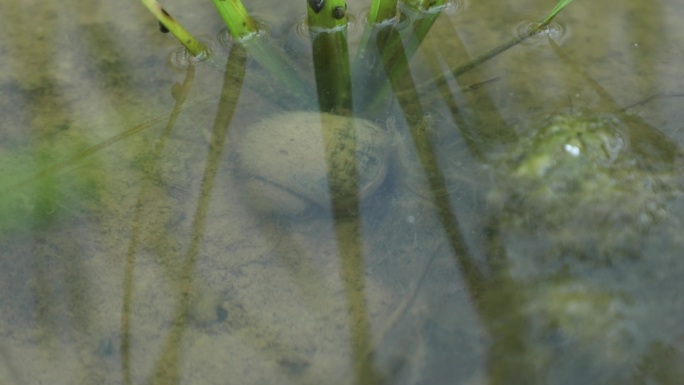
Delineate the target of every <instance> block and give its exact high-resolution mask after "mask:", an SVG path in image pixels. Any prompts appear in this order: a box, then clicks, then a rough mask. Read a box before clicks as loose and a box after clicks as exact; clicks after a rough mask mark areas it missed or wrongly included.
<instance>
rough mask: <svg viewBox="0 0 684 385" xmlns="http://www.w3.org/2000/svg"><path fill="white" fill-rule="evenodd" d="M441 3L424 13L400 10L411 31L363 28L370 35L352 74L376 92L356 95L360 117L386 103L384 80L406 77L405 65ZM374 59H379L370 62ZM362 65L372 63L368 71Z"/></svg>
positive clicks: (442, 0)
mask: <svg viewBox="0 0 684 385" xmlns="http://www.w3.org/2000/svg"><path fill="white" fill-rule="evenodd" d="M445 3H446V1H445V0H436V1H434V2H433V3H432V5H431V7H430V8H429V9H428V10H427V11H426V10H421V9H417V8H411V7H404V13H406V14H407V17H408V18H409V19H410V20H411V21H412V22H411V28H406V29H403V30H401V31H399V30H397V29H396V23H394V24H387V25H380V26H378V27H374V26H372V25H370V24H369V25H367V26H366V28H367V30H370V31H371V32H370V35H368V37H367V40H364V43H363V44H364V45H363V46H362V47H363V48H362V50H363V51H359V52H360V53H359V54H357V56H356V57H355V62H354V75H355V76H356V77H357V79H356V80H357V81H360V82H361V83H362V84H371V85H370V86H368V87H366V89H371V90H376V91H375V92H374V93H373V94H370V95H359V99H360V100H361V103H360V104H361V105H362V106H363V107H364V109H363V111H362V116H365V115H373V114H374V111H377V109H378V108H380V106H381V105H384V104H385V102H387V100H388V98H389V97H390V92H389V91H390V87H389V83H388V82H387V78H388V77H390V78H392V77H401V76H404V74H406V72H407V71H408V62H409V61H410V59H411V58H412V57H413V55H414V54H415V53H416V51H418V48H419V47H420V45H421V44H422V42H423V40H424V39H425V36H426V35H427V33H428V32H429V31H430V28H431V27H432V25H433V24H434V22H435V20H437V18H438V17H439V15H440V14H441V11H442V9H443V8H444V5H445ZM417 5H420V4H417ZM364 37H365V36H364ZM377 56H379V57H380V60H375V59H374V58H375V57H377ZM404 59H406V60H404ZM364 62H365V63H368V62H370V63H373V64H371V65H370V67H369V68H363V67H362V66H364ZM359 78H364V79H359Z"/></svg>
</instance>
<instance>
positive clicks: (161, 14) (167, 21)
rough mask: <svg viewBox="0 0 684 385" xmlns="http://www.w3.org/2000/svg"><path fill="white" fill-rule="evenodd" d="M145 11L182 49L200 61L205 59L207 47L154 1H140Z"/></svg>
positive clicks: (207, 53) (207, 52)
mask: <svg viewBox="0 0 684 385" xmlns="http://www.w3.org/2000/svg"><path fill="white" fill-rule="evenodd" d="M140 1H141V2H142V3H143V4H144V5H145V7H147V9H148V10H149V11H150V12H152V14H153V15H154V16H155V17H156V18H157V20H159V22H160V23H161V24H162V25H163V26H164V28H166V29H167V30H168V31H169V32H171V34H172V35H173V36H174V37H175V38H176V39H178V41H179V42H180V43H181V44H183V47H185V49H187V50H188V52H190V53H191V54H192V55H193V56H195V57H196V58H200V59H205V58H207V57H208V55H209V51H208V50H207V47H206V46H205V45H204V44H202V43H201V42H200V41H199V40H197V39H195V38H194V37H193V36H192V35H191V34H190V32H188V31H187V30H186V29H185V28H183V26H182V25H181V24H180V23H179V22H178V21H176V19H174V18H173V16H171V15H170V14H169V13H168V12H167V11H166V10H164V8H163V7H162V6H161V4H159V3H158V2H157V1H156V0H140Z"/></svg>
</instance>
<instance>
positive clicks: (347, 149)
mask: <svg viewBox="0 0 684 385" xmlns="http://www.w3.org/2000/svg"><path fill="white" fill-rule="evenodd" d="M354 139H356V146H354ZM231 143H232V144H233V145H234V150H233V154H234V155H235V157H236V158H235V162H236V170H237V173H238V174H239V175H240V178H241V188H242V190H243V192H244V193H245V194H244V195H245V197H246V198H247V200H248V201H249V204H250V206H252V207H253V208H254V209H256V210H257V211H259V212H262V213H268V214H280V215H288V216H297V215H301V214H303V213H304V212H306V211H310V210H311V209H313V208H315V207H319V208H320V207H322V208H330V207H331V193H330V187H329V186H330V185H331V184H332V185H334V186H336V191H335V193H336V198H337V199H339V201H338V203H341V205H340V206H341V208H342V209H349V210H352V209H353V205H354V203H355V202H356V201H357V199H355V198H357V197H358V201H362V200H363V199H365V198H367V197H368V196H370V195H371V194H372V193H373V192H374V191H375V190H376V189H377V187H378V186H380V184H381V183H382V181H383V179H384V178H385V175H386V173H387V168H388V162H389V154H390V148H391V140H390V135H389V133H388V132H387V131H386V130H385V129H383V128H381V127H380V126H378V125H376V124H374V123H372V122H370V121H368V120H365V119H359V118H351V117H343V116H338V115H332V114H328V113H319V112H289V113H283V114H279V115H276V116H273V117H270V118H267V119H265V120H262V121H260V122H257V123H256V124H253V125H250V126H246V127H240V128H238V129H236V130H235V131H234V132H233V133H232V137H231ZM326 154H329V155H330V162H326ZM328 163H329V164H328ZM354 170H356V172H357V173H358V181H357V180H355V179H356V178H355V172H354ZM331 182H332V183H331ZM357 182H358V183H357Z"/></svg>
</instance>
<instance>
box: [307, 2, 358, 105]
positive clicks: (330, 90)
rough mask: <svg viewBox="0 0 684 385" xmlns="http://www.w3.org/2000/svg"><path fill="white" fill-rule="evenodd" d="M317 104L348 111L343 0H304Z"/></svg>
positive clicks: (348, 73)
mask: <svg viewBox="0 0 684 385" xmlns="http://www.w3.org/2000/svg"><path fill="white" fill-rule="evenodd" d="M317 5H320V6H317ZM307 9H308V23H309V32H310V36H311V43H312V49H313V61H314V72H315V78H316V90H317V94H318V104H319V108H320V110H321V111H325V112H333V113H337V114H349V113H351V111H352V82H351V68H350V64H349V51H348V48H347V16H346V4H345V2H344V0H327V1H324V2H323V3H322V5H321V3H318V2H316V1H315V0H310V1H308V2H307Z"/></svg>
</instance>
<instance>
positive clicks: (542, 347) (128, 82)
mask: <svg viewBox="0 0 684 385" xmlns="http://www.w3.org/2000/svg"><path fill="white" fill-rule="evenodd" d="M82 3H83V4H78V2H73V1H67V2H60V3H59V4H56V3H55V4H53V3H49V2H48V3H45V2H15V4H13V5H12V6H8V5H4V6H0V29H1V30H2V35H1V36H2V37H1V38H0V53H2V57H3V60H1V61H0V127H1V129H0V139H1V140H0V250H1V251H0V383H2V384H38V383H51V384H79V385H81V384H84V385H85V384H193V385H195V384H467V385H481V384H585V383H586V384H681V383H682V382H684V371H683V370H682V369H681V367H682V364H683V363H684V328H683V327H682V326H681V325H684V309H683V308H682V307H681V294H680V293H681V292H682V289H684V287H682V282H683V280H682V277H683V276H684V263H683V262H682V259H681V255H682V254H684V241H682V238H681V234H682V233H684V232H683V231H682V230H684V229H683V227H684V224H683V223H682V215H683V214H684V205H683V204H682V199H684V198H683V197H682V188H683V186H684V182H683V179H684V177H683V175H682V171H681V170H682V152H681V148H682V146H684V134H683V133H682V132H683V131H682V129H681V127H682V124H681V122H682V121H684V115H682V114H683V112H682V111H684V109H682V108H681V107H682V104H683V103H684V97H682V95H683V94H684V76H683V75H684V74H683V73H682V69H683V68H684V65H683V64H684V57H683V54H682V52H681V49H680V47H682V46H684V29H682V27H681V26H680V23H679V20H681V19H682V18H684V8H683V7H682V6H681V5H680V4H679V3H678V2H677V1H675V0H668V1H663V2H657V3H648V4H645V5H644V3H643V2H639V1H636V0H634V1H626V2H622V3H621V4H620V5H619V6H617V5H607V6H605V7H603V6H602V5H601V4H599V3H596V4H594V3H587V2H577V3H573V4H572V5H570V6H569V8H568V9H566V10H565V11H564V12H563V13H562V14H561V16H559V17H558V18H557V20H556V21H554V24H553V25H552V26H550V27H549V29H547V30H546V31H545V33H544V34H541V35H539V36H535V37H532V38H530V39H529V40H527V41H526V42H524V43H522V44H520V45H517V46H515V47H513V48H511V49H510V50H508V51H506V52H505V53H503V54H501V55H499V56H497V57H495V58H494V59H492V60H490V61H488V62H487V63H485V64H484V65H482V66H480V67H478V68H477V69H475V70H473V71H470V72H468V73H466V74H465V75H463V76H460V77H459V78H458V79H453V78H448V84H447V86H446V87H441V88H438V87H436V86H431V85H425V83H426V82H427V81H428V80H430V79H432V78H434V77H436V76H438V75H440V74H442V73H446V72H447V71H448V69H450V68H455V67H458V66H459V65H460V64H462V63H465V62H467V61H468V60H469V59H470V58H475V57H477V56H479V55H480V54H482V53H484V52H486V51H487V50H489V49H490V48H492V47H495V46H497V45H498V44H500V43H502V42H503V41H505V40H507V39H509V38H511V37H512V36H513V35H514V34H516V33H520V32H521V31H524V29H525V28H528V26H529V25H531V23H533V22H534V21H535V20H537V18H540V17H542V16H543V15H544V13H545V12H547V11H548V9H547V7H549V6H550V5H551V4H547V3H544V4H541V3H540V2H535V1H524V2H510V4H501V3H497V4H491V2H477V1H472V0H471V1H465V2H460V3H458V4H452V5H451V6H450V8H448V9H447V10H446V11H445V12H444V14H442V15H441V16H440V17H439V18H438V19H437V21H436V23H435V24H434V25H433V27H432V29H431V30H430V33H429V34H428V35H427V38H426V39H425V41H424V42H423V44H422V46H421V48H420V49H419V50H418V51H417V53H416V54H415V55H414V56H413V58H412V59H411V65H410V68H411V74H410V78H412V80H413V82H414V83H415V84H417V85H419V87H418V89H419V96H420V99H419V100H412V101H411V102H410V103H409V105H406V104H404V105H402V104H401V103H396V102H395V103H393V104H392V105H391V106H386V107H383V108H378V109H376V110H374V113H373V114H372V115H370V116H369V115H367V114H366V115H364V118H366V119H367V120H368V121H369V122H365V123H358V122H357V123H356V124H357V127H358V126H359V125H371V124H374V125H376V126H373V127H379V129H378V130H381V131H377V132H376V131H373V132H376V133H375V134H373V135H371V136H370V137H369V138H367V140H368V143H370V144H368V145H367V147H364V148H365V149H366V150H365V151H367V154H366V155H367V156H366V157H365V158H363V162H366V163H364V164H362V165H361V167H363V169H362V170H361V171H360V172H359V177H360V178H359V181H358V183H359V184H360V185H361V186H362V187H364V188H366V189H367V191H366V190H364V192H363V193H362V194H360V195H361V196H360V198H359V201H357V200H356V199H355V198H352V199H351V200H345V201H344V202H342V203H343V204H340V206H339V207H342V209H341V210H338V211H336V212H335V213H333V210H332V207H334V206H335V205H336V204H337V203H334V202H331V199H330V197H329V196H328V194H327V192H326V191H325V188H324V187H321V186H325V183H326V179H325V175H320V173H321V171H320V170H322V169H323V170H324V169H325V168H322V167H320V165H321V164H325V160H324V159H323V158H324V157H325V155H324V151H321V150H316V149H315V146H320V145H321V144H322V143H323V142H324V139H321V138H322V137H321V135H322V134H321V130H320V128H319V127H315V126H314V127H313V128H311V129H310V130H309V131H304V132H305V134H302V133H301V132H300V131H292V130H289V131H286V129H285V128H286V127H288V124H290V123H289V122H290V121H291V119H294V117H298V118H301V117H302V116H309V115H302V114H301V110H311V109H313V108H315V104H313V107H312V104H311V103H310V100H309V101H305V100H303V99H305V98H301V99H293V98H289V97H286V96H283V95H288V93H287V92H286V90H284V87H283V86H282V85H280V84H279V83H277V81H275V80H274V78H271V77H268V75H266V73H265V71H264V70H263V69H261V68H260V67H259V65H258V64H257V63H256V61H255V60H253V59H247V60H246V61H243V60H241V59H240V57H239V55H240V53H239V52H238V50H237V49H235V48H234V47H233V48H231V43H230V42H228V40H227V39H226V38H225V35H224V34H225V28H224V27H222V22H221V20H220V18H219V17H218V15H217V14H216V13H215V11H214V10H213V9H212V7H211V4H210V3H206V4H194V3H190V2H178V1H176V2H168V3H166V2H165V3H164V5H165V6H166V7H167V8H168V9H169V11H170V12H171V13H172V14H173V15H174V16H176V18H178V19H179V20H180V21H181V22H182V23H183V24H184V25H185V26H186V27H187V28H188V29H189V30H191V31H192V32H193V33H195V34H197V35H199V36H200V37H201V38H202V39H204V40H205V41H206V42H207V43H208V44H209V45H210V46H211V47H212V50H213V56H212V61H211V63H195V64H194V65H192V66H191V67H188V66H187V62H185V61H184V60H183V57H182V56H179V55H178V52H179V46H178V44H177V43H176V42H175V41H174V39H173V38H172V37H171V36H169V35H164V34H161V33H159V31H158V29H157V24H156V21H155V20H154V19H153V17H152V16H151V15H149V14H148V13H147V11H146V10H145V8H144V7H143V6H142V4H136V3H131V4H129V6H126V7H122V6H120V5H119V4H118V3H102V4H90V5H88V4H86V3H85V2H82ZM606 4H608V3H606ZM248 5H249V10H250V12H253V14H254V15H255V17H257V18H258V19H259V20H260V21H261V22H262V23H263V25H264V26H265V28H267V29H268V30H269V31H270V36H271V37H270V38H271V39H272V40H273V41H274V42H275V43H276V45H277V46H279V47H282V48H283V49H284V51H285V52H287V53H288V54H289V55H290V60H291V61H292V63H293V64H294V66H295V68H296V69H297V71H298V72H299V73H301V74H303V77H304V78H305V79H307V80H313V73H312V71H313V66H312V63H311V55H310V51H309V50H310V47H309V45H308V44H309V43H308V40H307V34H306V31H305V28H304V27H303V25H302V20H303V18H304V14H305V2H303V1H302V2H301V7H300V8H297V7H295V6H293V5H292V4H290V2H278V1H257V2H250V3H249V4H248ZM494 6H496V7H498V8H494ZM348 11H349V12H350V15H351V16H352V19H353V20H354V23H353V25H352V26H351V28H352V29H351V30H350V32H349V43H350V50H351V52H352V55H353V52H354V50H355V49H356V47H357V46H358V45H359V44H360V42H361V41H362V39H363V20H364V17H365V15H366V14H367V12H368V4H364V3H363V2H361V1H354V2H350V3H349V10H348ZM402 23H404V24H403V25H404V27H403V28H408V25H409V22H408V21H406V20H404V21H402ZM231 55H232V56H231ZM226 63H228V64H227V65H228V67H226ZM242 63H244V64H242ZM188 68H191V69H188ZM225 68H230V69H231V71H232V72H231V74H234V75H232V76H227V77H224V74H223V72H224V69H225ZM242 71H244V73H245V75H244V78H243V77H241V76H239V73H240V72H242ZM406 78H409V75H406ZM224 83H226V84H228V87H227V88H226V89H230V90H231V92H228V93H227V94H228V96H227V97H226V98H224V99H223V100H222V101H221V100H220V95H221V92H222V87H223V84H224ZM365 86H366V84H365V83H363V84H355V88H356V89H355V96H357V97H358V96H359V95H361V96H360V98H361V99H363V100H365V99H364V95H368V94H369V92H371V91H372V90H367V89H365V88H364V87H365ZM312 90H315V88H312ZM404 100H406V99H404ZM357 108H358V109H359V110H363V108H361V107H359V106H355V109H357ZM293 112H296V114H293ZM266 117H271V118H272V119H271V120H270V121H269V122H273V121H280V122H282V125H283V127H285V128H283V129H281V130H280V131H274V134H273V136H274V137H275V136H276V132H277V137H278V138H282V137H287V135H292V136H293V138H292V142H293V143H297V144H296V145H292V146H291V147H287V146H285V145H284V144H283V143H290V142H289V141H282V140H280V141H279V140H275V141H274V140H273V138H270V137H269V135H268V134H265V135H263V136H259V137H251V136H249V135H251V134H249V135H248V134H247V133H250V132H255V131H256V130H249V128H250V127H254V126H253V125H254V124H255V123H257V122H258V121H260V120H262V119H263V118H266ZM217 122H218V123H217ZM226 122H227V123H226ZM368 127H370V126H368ZM410 127H414V129H413V130H412V129H411V128H410ZM416 127H417V128H416ZM372 130H375V129H372ZM335 132H342V133H344V132H345V131H343V130H335ZM412 133H413V134H412ZM302 135H306V138H305V139H303V138H301V136H302ZM340 135H341V136H343V135H342V134H340ZM378 138H380V139H378ZM340 140H341V139H340ZM421 140H424V141H422V142H421ZM262 143H263V144H262ZM283 146H285V147H283ZM288 146H289V145H288ZM302 146H304V147H302ZM306 146H314V147H306ZM246 148H247V149H250V151H249V152H246V150H245V149H246ZM303 148H305V149H307V150H302V149H303ZM426 149H427V150H426ZM300 155H301V156H300ZM273 156H275V157H276V158H275V159H276V160H273ZM305 156H306V157H305ZM297 162H299V163H297ZM379 162H384V163H382V164H380V166H378V164H379ZM340 164H341V163H340ZM292 165H295V166H292ZM435 165H437V166H438V167H435ZM336 167H342V166H339V164H338V165H337V166H336ZM426 168H427V169H428V171H429V172H428V173H426ZM345 170H346V169H345ZM307 172H310V174H307ZM344 172H347V171H344ZM316 173H318V174H316ZM311 175H318V177H315V176H311ZM335 175H347V174H344V173H343V172H341V171H339V169H338V168H335ZM428 175H429V176H428ZM321 178H323V179H322V180H321ZM339 180H340V183H342V182H344V181H346V179H344V178H342V177H339ZM288 183H289V184H288ZM321 183H323V184H321ZM352 195H353V194H352ZM312 202H314V203H312ZM359 202H360V203H359ZM338 203H340V202H338ZM356 203H359V204H358V205H357V204H356Z"/></svg>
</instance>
